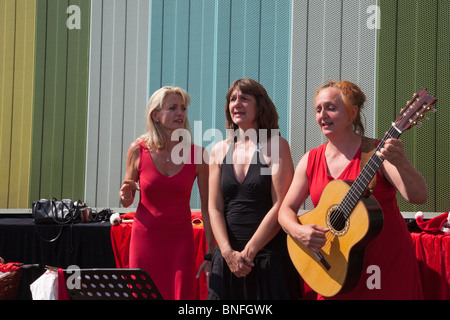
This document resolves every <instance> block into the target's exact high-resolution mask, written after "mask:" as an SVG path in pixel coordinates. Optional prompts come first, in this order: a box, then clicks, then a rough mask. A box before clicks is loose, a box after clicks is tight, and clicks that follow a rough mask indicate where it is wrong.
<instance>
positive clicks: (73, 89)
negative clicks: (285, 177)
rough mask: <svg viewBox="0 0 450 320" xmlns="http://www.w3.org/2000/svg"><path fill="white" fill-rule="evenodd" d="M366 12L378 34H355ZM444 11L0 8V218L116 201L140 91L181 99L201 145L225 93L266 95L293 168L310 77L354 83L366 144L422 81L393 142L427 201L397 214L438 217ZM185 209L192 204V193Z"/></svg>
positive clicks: (364, 30) (10, 0)
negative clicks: (416, 123)
mask: <svg viewBox="0 0 450 320" xmlns="http://www.w3.org/2000/svg"><path fill="white" fill-rule="evenodd" d="M30 3H31V4H32V5H30ZM70 5H76V6H78V7H79V8H80V13H81V15H80V18H81V28H80V29H75V30H72V29H70V30H69V29H68V28H67V26H66V21H67V19H68V16H69V15H70V14H69V13H68V12H67V8H68V6H70ZM375 6H378V7H379V8H380V13H381V28H380V29H379V30H377V29H374V28H369V27H368V25H367V23H368V22H369V20H368V19H372V17H373V16H372V15H373V11H371V9H373V8H374V7H375ZM449 7H450V3H449V2H448V1H444V0H432V1H430V2H426V3H425V2H423V1H422V2H421V1H419V0H402V1H399V0H393V1H391V0H361V1H352V0H338V1H336V0H321V1H318V0H293V1H291V0H279V1H273V0H208V1H205V0H152V1H148V0H95V1H90V0H39V1H35V0H0V9H1V10H0V77H1V81H2V83H1V85H0V103H1V109H0V116H1V118H0V161H1V163H0V164H1V166H0V179H1V180H2V181H7V183H3V184H1V185H0V188H1V189H0V210H2V209H12V210H14V209H16V208H29V207H30V204H31V201H33V200H36V199H38V198H41V197H47V198H49V197H58V198H61V197H68V198H74V199H77V198H80V199H83V200H85V201H86V202H87V203H88V204H89V205H90V206H93V207H99V208H102V207H111V208H118V207H119V202H118V197H117V194H118V190H119V188H120V185H121V181H122V179H123V175H124V171H125V159H126V153H127V149H128V146H129V144H130V143H131V142H132V141H133V140H134V139H136V137H138V136H139V135H140V134H141V133H142V132H143V130H144V123H145V121H144V112H145V107H146V104H147V101H148V99H149V97H150V95H151V94H152V93H153V92H154V91H155V90H156V89H158V88H160V87H161V86H163V85H178V86H181V87H184V88H185V89H186V90H188V92H189V93H190V95H191V98H192V105H191V107H190V109H189V117H190V120H191V124H192V127H193V131H194V132H193V133H194V141H195V142H196V143H197V144H201V145H203V146H204V147H206V148H209V149H210V148H211V147H212V145H213V144H214V136H212V137H210V136H206V135H204V134H205V133H206V132H207V130H209V129H217V130H219V131H217V132H220V134H219V135H221V136H216V137H215V138H216V139H219V138H221V137H223V135H224V131H225V130H224V123H225V117H224V111H223V106H224V104H225V95H226V92H227V89H228V87H229V85H230V83H231V82H233V81H234V80H236V79H237V78H241V77H244V76H248V77H252V78H254V79H255V80H257V81H259V82H261V83H262V84H263V85H264V86H265V87H266V89H267V91H268V93H269V95H270V96H271V97H272V99H273V100H274V102H275V104H276V106H277V108H278V111H279V114H280V126H281V131H282V135H283V136H284V137H286V138H288V139H289V141H290V144H291V150H292V156H293V159H294V163H297V162H298V160H299V159H300V157H301V155H302V154H303V153H304V152H305V151H307V150H308V149H310V148H313V147H315V146H317V145H319V144H321V143H323V142H324V140H323V137H322V135H321V134H320V132H318V129H317V128H316V124H315V121H314V115H313V109H312V105H313V101H314V94H315V91H316V89H317V87H318V86H320V85H321V84H322V83H323V82H325V81H327V80H331V79H337V78H345V79H348V80H351V81H354V82H356V83H358V84H359V85H360V86H361V88H362V89H363V90H364V91H365V93H366V94H367V97H368V101H367V103H366V106H365V112H364V114H365V118H366V123H365V124H366V133H367V135H369V136H372V137H377V138H381V137H382V136H383V134H384V131H385V130H386V128H387V126H389V124H390V122H391V121H392V120H393V118H394V117H395V114H396V113H397V112H398V110H399V108H400V107H401V106H402V105H404V103H405V102H406V100H407V99H408V98H409V97H410V95H411V94H412V93H413V92H414V90H416V89H417V87H419V86H426V87H427V88H428V89H429V90H430V91H431V92H432V93H434V94H436V96H437V97H438V98H439V102H438V110H439V111H438V113H437V114H436V115H432V116H431V121H430V122H427V123H425V124H424V126H423V127H422V128H420V129H418V130H415V129H413V130H415V131H412V132H408V133H407V134H405V137H404V141H405V145H406V149H407V152H408V156H409V157H410V159H411V161H413V163H414V164H415V165H416V166H417V167H418V168H419V170H420V171H421V172H422V173H423V174H424V176H425V177H426V179H427V181H428V184H429V187H430V200H429V202H428V203H427V204H426V205H424V206H410V205H408V204H406V203H404V202H401V201H400V206H401V209H402V210H403V211H415V210H418V209H420V210H422V211H431V212H441V211H445V210H448V207H449V205H450V203H449V199H448V193H449V190H448V189H449V188H450V187H449V186H450V176H449V171H448V158H449V156H450V151H449V148H450V147H449V145H448V141H449V140H450V137H449V134H450V133H449V130H448V123H449V120H450V119H449V117H450V113H449V112H448V108H447V107H446V106H448V104H449V102H450V101H449V100H450V96H449V95H450V93H449V92H450V91H449V90H448V88H447V86H448V83H449V80H450V79H449V77H450V70H449V69H450V63H449V61H450V59H449V58H450V57H449V52H450V50H449V49H450V48H449V46H450V41H449V38H448V37H449V34H450V32H449V31H450V30H449V28H450V23H449V17H450V8H449ZM446 108H447V109H446ZM194 190H195V188H194ZM136 204H137V201H136V202H135V205H136ZM308 205H309V204H307V205H306V206H305V208H307V207H308ZM191 206H192V208H198V207H199V196H198V193H197V191H195V192H194V194H193V196H192V203H191ZM124 210H125V209H124Z"/></svg>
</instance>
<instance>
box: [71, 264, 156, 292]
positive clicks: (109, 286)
mask: <svg viewBox="0 0 450 320" xmlns="http://www.w3.org/2000/svg"><path fill="white" fill-rule="evenodd" d="M77 272H78V273H77ZM64 279H65V283H66V286H67V291H68V293H69V296H70V299H71V300H163V297H162V296H161V293H160V292H159V290H158V288H157V287H156V285H155V283H154V282H153V280H152V279H151V278H150V276H149V275H148V273H147V272H146V271H144V270H142V269H69V270H64ZM68 280H69V281H68Z"/></svg>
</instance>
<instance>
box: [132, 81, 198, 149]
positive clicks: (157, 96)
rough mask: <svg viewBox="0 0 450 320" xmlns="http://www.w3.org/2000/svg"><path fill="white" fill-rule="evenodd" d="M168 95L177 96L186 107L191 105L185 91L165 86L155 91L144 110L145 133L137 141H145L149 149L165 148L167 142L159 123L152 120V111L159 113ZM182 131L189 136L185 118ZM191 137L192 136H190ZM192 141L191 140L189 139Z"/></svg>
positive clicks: (188, 127) (187, 122)
mask: <svg viewBox="0 0 450 320" xmlns="http://www.w3.org/2000/svg"><path fill="white" fill-rule="evenodd" d="M170 94H179V95H180V96H181V98H182V99H183V102H184V104H185V105H186V107H188V106H189V105H190V104H191V97H190V96H189V94H188V93H187V92H186V90H184V89H182V88H180V87H172V86H165V87H162V88H161V89H158V90H156V91H155V92H154V93H153V94H152V96H151V97H150V100H149V101H148V104H147V109H146V110H145V129H146V131H145V133H144V134H143V135H141V136H140V137H139V138H138V140H139V141H145V143H146V145H147V147H148V148H150V149H162V148H164V147H165V146H166V144H167V143H168V141H166V138H165V136H164V134H163V132H162V130H161V126H160V124H159V123H157V122H155V121H154V120H153V118H152V112H153V111H160V110H161V109H162V107H163V104H164V101H165V99H166V98H167V97H168V96H169V95H170ZM184 129H185V130H187V131H188V132H189V134H191V126H190V125H189V120H188V118H187V117H186V121H185V122H184ZM191 136H192V135H191ZM191 140H192V139H191Z"/></svg>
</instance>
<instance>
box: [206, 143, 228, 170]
mask: <svg viewBox="0 0 450 320" xmlns="http://www.w3.org/2000/svg"><path fill="white" fill-rule="evenodd" d="M229 148H230V142H229V141H228V140H222V141H220V142H218V143H216V144H215V145H214V147H213V148H212V150H211V156H210V161H211V163H216V164H222V162H223V159H224V158H225V155H226V154H227V152H228V149H229Z"/></svg>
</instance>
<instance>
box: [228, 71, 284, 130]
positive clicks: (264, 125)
mask: <svg viewBox="0 0 450 320" xmlns="http://www.w3.org/2000/svg"><path fill="white" fill-rule="evenodd" d="M236 88H239V90H241V92H242V93H243V94H249V95H252V96H253V97H255V99H256V102H257V103H256V122H257V124H258V129H267V134H268V135H269V136H270V131H271V129H279V127H278V118H279V116H278V112H277V109H276V107H275V105H274V103H273V102H272V100H271V99H270V97H269V95H268V94H267V91H266V89H265V88H264V87H263V86H262V85H261V84H260V83H258V82H256V81H255V80H253V79H250V78H243V79H238V80H236V81H235V82H233V84H232V85H231V86H230V88H229V89H228V93H227V102H226V104H225V117H226V122H225V126H226V128H227V129H233V130H236V129H237V128H238V126H237V125H236V124H235V123H234V122H233V120H232V119H231V115H230V110H229V106H230V99H231V95H232V93H233V91H234V90H235V89H236Z"/></svg>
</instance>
